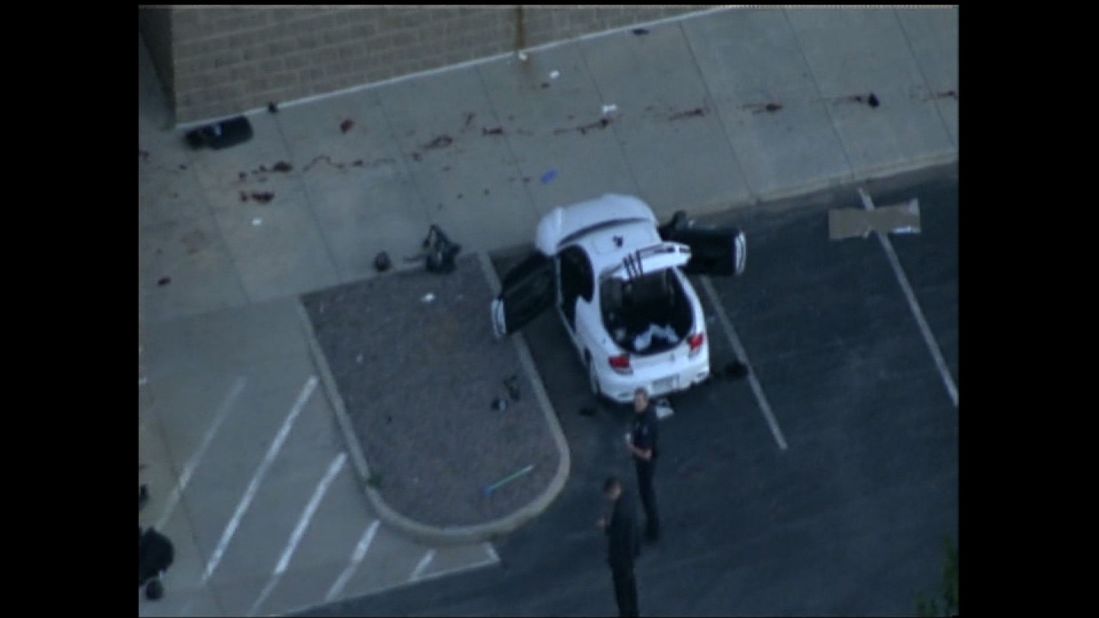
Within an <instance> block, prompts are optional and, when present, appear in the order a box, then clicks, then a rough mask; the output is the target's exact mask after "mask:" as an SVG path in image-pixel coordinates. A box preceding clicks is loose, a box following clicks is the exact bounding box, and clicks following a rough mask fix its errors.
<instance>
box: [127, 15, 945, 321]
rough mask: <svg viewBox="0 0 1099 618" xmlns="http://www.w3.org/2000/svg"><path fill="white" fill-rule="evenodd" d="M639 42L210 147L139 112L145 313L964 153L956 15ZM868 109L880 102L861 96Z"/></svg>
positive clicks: (467, 79)
mask: <svg viewBox="0 0 1099 618" xmlns="http://www.w3.org/2000/svg"><path fill="white" fill-rule="evenodd" d="M648 30H649V34H646V35H640V36H639V35H635V34H632V33H631V31H630V30H625V31H619V32H612V33H609V34H605V35H600V36H596V37H592V38H587V39H583V40H580V41H574V42H568V43H564V44H559V45H556V46H552V47H549V48H546V49H536V50H531V51H529V52H528V53H529V59H528V60H527V61H526V62H520V61H519V60H518V59H517V58H516V57H514V56H509V57H507V58H499V59H493V60H489V61H486V62H483V63H480V64H476V65H473V66H465V67H461V68H455V69H452V70H445V71H442V72H438V73H435V74H430V75H426V76H421V77H413V78H408V79H404V80H401V81H396V82H393V83H388V84H381V85H377V86H372V87H369V88H365V89H362V90H360V91H358V92H353V93H348V94H342V95H339V96H334V97H331V98H327V99H323V100H320V101H316V102H312V103H306V104H301V105H286V106H283V108H282V109H281V110H280V111H279V112H278V113H277V114H268V113H263V114H258V115H255V116H253V117H252V118H251V121H252V123H253V126H254V129H255V137H254V138H253V139H252V140H251V141H250V142H248V143H246V144H243V145H240V146H237V147H234V148H230V149H227V150H222V151H211V150H201V151H190V150H187V149H186V147H185V146H184V144H183V142H182V136H181V135H180V134H178V133H177V132H174V131H168V130H165V129H164V119H163V118H157V117H152V116H151V115H150V114H146V113H145V112H143V116H142V119H141V125H140V127H141V128H140V137H139V139H140V148H141V149H142V151H143V153H147V154H142V155H141V157H140V160H139V188H140V196H141V197H140V200H141V205H140V209H139V223H140V277H141V289H142V305H143V311H144V316H145V318H146V319H147V320H149V321H156V320H163V319H169V318H173V317H179V316H183V315H194V314H198V313H204V312H208V311H213V310H217V309H223V308H227V307H236V306H242V305H246V304H249V303H254V302H258V301H262V300H268V299H272V298H278V297H285V296H290V295H297V294H301V293H304V292H308V291H312V290H317V289H322V288H325V287H328V286H331V285H335V284H338V283H344V282H348V281H353V280H357V279H360V278H363V277H369V276H372V275H373V269H372V267H371V263H372V260H373V258H374V255H375V254H376V253H377V252H378V251H382V250H387V251H389V252H390V253H391V254H392V255H394V256H403V255H408V254H411V253H413V252H415V251H416V250H417V249H418V243H419V242H420V240H422V238H423V236H424V234H425V233H426V230H427V227H428V225H429V224H430V223H438V224H440V225H441V226H442V227H443V229H445V230H446V231H447V232H448V233H449V234H450V235H451V236H452V237H453V238H454V239H455V240H456V241H457V242H460V243H462V244H463V245H464V246H465V247H466V249H467V250H468V251H471V252H472V251H478V250H493V249H498V248H501V247H505V246H511V245H515V244H520V243H526V242H529V241H530V238H531V234H532V230H533V227H534V225H535V223H536V221H537V219H538V217H539V216H540V215H542V214H543V213H545V212H547V211H548V210H549V209H551V208H552V207H554V206H556V205H560V204H565V203H569V202H572V201H576V200H580V199H584V198H588V197H591V196H593V195H598V194H601V193H604V192H609V191H616V192H624V193H632V194H636V195H638V196H640V197H641V198H643V199H645V200H646V201H648V202H649V203H650V204H651V205H652V206H653V207H654V209H655V210H656V211H657V212H658V214H659V215H660V216H666V215H670V214H671V213H672V212H673V211H675V210H677V209H680V208H683V209H687V210H688V211H689V212H692V213H702V212H709V211H716V210H722V209H727V208H735V207H739V206H746V205H751V204H753V203H756V202H758V201H760V200H764V199H771V198H774V197H778V196H783V195H790V194H796V193H801V192H809V191H812V190H815V189H819V188H821V187H825V186H829V185H834V184H837V183H841V182H845V181H851V180H861V179H866V178H871V177H880V176H886V175H891V174H894V173H898V172H900V171H904V170H909V169H913V168H918V167H922V166H926V165H929V164H932V163H941V162H946V161H950V160H953V159H955V158H956V157H957V152H958V149H957V139H958V138H957V135H958V126H957V124H958V121H957V106H958V101H957V92H958V83H957V10H956V9H860V10H854V9H753V10H747V9H729V10H725V11H718V12H711V13H707V14H705V15H702V16H695V17H690V16H689V17H687V18H683V19H679V20H675V21H670V22H666V23H661V24H657V25H654V26H652V27H650V28H648ZM554 76H556V78H555V77H554ZM870 93H873V94H875V95H876V97H877V99H878V100H879V101H880V104H879V105H878V106H877V107H871V106H870V105H868V104H866V103H865V102H861V103H860V102H858V101H855V100H854V99H852V98H851V97H855V96H862V97H863V100H864V101H865V99H866V98H867V97H868V96H869V94H870ZM140 96H141V98H142V99H148V98H150V97H155V96H156V93H155V92H152V91H151V90H143V91H142V92H141V94H140ZM768 104H772V105H771V106H770V109H772V110H774V111H766V110H767V109H768V107H767V105H768ZM604 105H614V106H616V108H617V110H616V111H615V112H612V114H611V116H610V119H611V122H610V123H609V124H607V125H606V126H605V127H604V126H603V125H602V124H600V119H601V118H603V114H602V109H603V106H604ZM143 109H144V103H143ZM345 121H350V123H346V122H345ZM352 123H353V124H352ZM341 124H342V125H343V126H344V127H345V128H347V129H348V130H347V131H346V132H344V131H343V130H341ZM589 127H590V128H589ZM497 129H498V130H497ZM279 162H286V163H289V164H290V165H291V166H292V169H291V170H290V171H289V172H285V173H280V172H268V173H264V172H262V171H261V170H263V169H266V170H271V169H272V168H273V167H274V166H275V164H277V163H279ZM254 172H255V173H254ZM242 192H243V194H242ZM252 193H270V194H271V195H272V198H271V200H270V201H269V202H268V203H258V202H257V201H256V200H255V199H252V198H251V197H249V196H250V195H251V194H252ZM242 195H243V196H244V197H242ZM245 198H247V201H242V199H245ZM164 277H169V278H170V279H171V281H170V283H167V284H165V285H162V286H158V285H157V283H158V281H162V280H163V278H164Z"/></svg>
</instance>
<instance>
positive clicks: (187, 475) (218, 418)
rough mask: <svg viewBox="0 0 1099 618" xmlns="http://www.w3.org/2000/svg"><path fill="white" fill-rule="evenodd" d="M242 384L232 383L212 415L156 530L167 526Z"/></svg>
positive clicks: (242, 380) (240, 378)
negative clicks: (211, 420) (210, 421)
mask: <svg viewBox="0 0 1099 618" xmlns="http://www.w3.org/2000/svg"><path fill="white" fill-rule="evenodd" d="M244 383H245V379H244V378H243V377H238V378H237V380H236V382H234V383H233V387H232V388H231V389H230V390H229V394H228V395H226V396H225V399H224V400H222V402H221V407H219V408H218V411H217V413H216V414H215V415H214V422H213V423H212V424H211V425H210V428H209V429H207V430H206V435H204V436H202V442H201V443H200V444H199V447H198V450H197V451H195V453H194V454H193V455H191V459H189V460H188V461H187V464H186V465H185V466H183V472H182V473H181V474H180V475H179V480H178V481H177V482H176V485H175V487H173V488H172V492H171V493H170V494H168V499H167V500H166V501H165V502H164V510H163V511H161V513H160V519H158V520H157V522H156V528H157V529H158V530H164V526H165V525H167V523H168V520H169V519H171V517H172V512H173V511H174V510H175V508H176V504H177V503H178V502H179V499H180V497H181V496H182V495H183V491H184V490H185V489H187V483H189V482H191V475H192V474H194V472H195V468H197V467H198V464H199V462H200V461H201V460H202V456H203V455H204V454H206V449H207V448H209V447H210V443H211V442H213V440H214V435H215V434H217V431H218V428H220V427H221V423H222V421H224V420H225V418H226V417H227V416H229V411H230V410H232V409H233V404H234V403H236V401H237V397H240V394H241V393H242V392H243V391H244Z"/></svg>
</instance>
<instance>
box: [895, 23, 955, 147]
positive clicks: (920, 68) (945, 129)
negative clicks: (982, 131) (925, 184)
mask: <svg viewBox="0 0 1099 618" xmlns="http://www.w3.org/2000/svg"><path fill="white" fill-rule="evenodd" d="M893 17H894V18H895V19H896V20H897V27H898V28H899V29H900V31H901V36H902V37H904V44H905V46H906V47H908V53H909V54H911V55H912V62H913V63H915V65H916V70H917V71H919V72H920V77H921V78H923V85H924V87H925V88H927V92H928V93H933V92H935V90H934V89H933V88H932V87H931V82H930V81H929V80H928V79H927V72H925V71H924V70H923V65H922V64H920V58H919V56H917V55H916V50H915V49H913V48H912V39H911V38H909V36H908V31H907V30H905V29H904V22H903V21H901V16H900V14H898V13H897V8H896V7H894V8H893ZM932 104H933V105H934V106H935V114H937V115H938V116H939V122H941V123H942V125H943V132H945V133H946V138H947V139H949V140H950V143H951V144H953V145H954V147H955V148H957V147H958V142H956V141H954V136H953V135H951V134H950V127H948V126H946V118H944V117H943V110H942V109H940V108H939V104H938V102H936V101H933V102H932Z"/></svg>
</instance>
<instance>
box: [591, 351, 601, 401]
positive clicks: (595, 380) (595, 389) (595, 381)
mask: <svg viewBox="0 0 1099 618" xmlns="http://www.w3.org/2000/svg"><path fill="white" fill-rule="evenodd" d="M588 387H589V388H591V393H592V394H593V395H595V397H596V399H598V398H599V397H600V396H602V395H603V392H602V391H601V390H600V389H599V377H598V376H596V375H595V363H592V361H591V358H589V359H588Z"/></svg>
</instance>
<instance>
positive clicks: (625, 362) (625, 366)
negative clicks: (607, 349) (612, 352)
mask: <svg viewBox="0 0 1099 618" xmlns="http://www.w3.org/2000/svg"><path fill="white" fill-rule="evenodd" d="M607 360H608V361H609V362H610V364H611V369H614V371H615V372H616V373H622V374H630V373H633V369H630V355H629V354H620V355H618V356H612V357H610V358H609V359H607Z"/></svg>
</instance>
